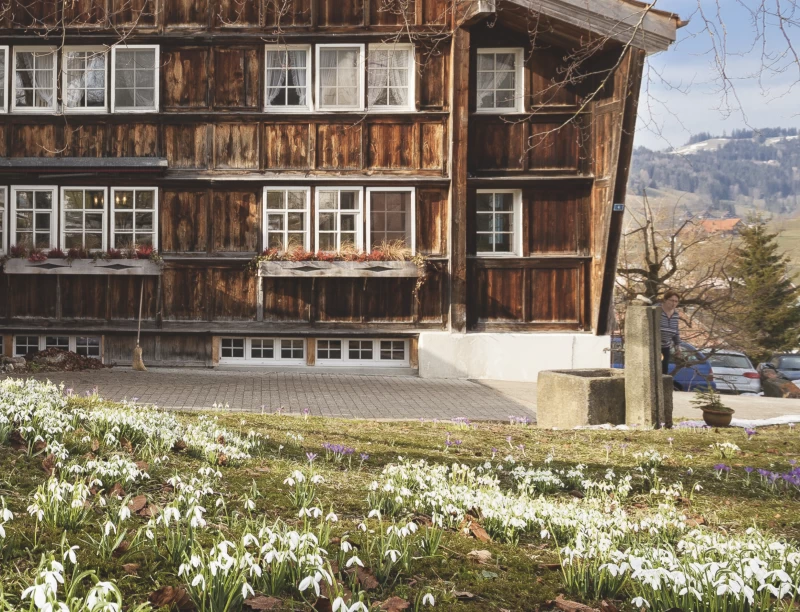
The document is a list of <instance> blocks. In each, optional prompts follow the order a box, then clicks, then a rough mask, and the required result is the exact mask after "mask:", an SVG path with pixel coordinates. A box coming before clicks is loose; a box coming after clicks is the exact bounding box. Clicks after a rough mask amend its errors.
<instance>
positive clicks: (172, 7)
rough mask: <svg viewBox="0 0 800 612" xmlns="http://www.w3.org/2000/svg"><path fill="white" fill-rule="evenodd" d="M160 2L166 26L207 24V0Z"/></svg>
mask: <svg viewBox="0 0 800 612" xmlns="http://www.w3.org/2000/svg"><path fill="white" fill-rule="evenodd" d="M161 2H162V7H163V9H162V10H163V11H164V22H165V24H166V25H167V26H171V27H176V26H180V27H201V26H204V25H208V0H161ZM214 4H216V2H215V3H214Z"/></svg>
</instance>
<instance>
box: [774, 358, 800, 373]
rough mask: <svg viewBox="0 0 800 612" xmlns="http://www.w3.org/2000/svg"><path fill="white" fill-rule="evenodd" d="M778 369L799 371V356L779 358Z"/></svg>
mask: <svg viewBox="0 0 800 612" xmlns="http://www.w3.org/2000/svg"><path fill="white" fill-rule="evenodd" d="M778 367H779V368H780V369H781V370H800V355H790V356H787V357H779V358H778Z"/></svg>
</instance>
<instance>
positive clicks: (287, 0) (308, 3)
mask: <svg viewBox="0 0 800 612" xmlns="http://www.w3.org/2000/svg"><path fill="white" fill-rule="evenodd" d="M264 3H265V6H264V9H265V10H264V13H265V22H266V25H267V26H278V27H281V28H284V27H293V26H309V25H311V13H312V4H313V0H264Z"/></svg>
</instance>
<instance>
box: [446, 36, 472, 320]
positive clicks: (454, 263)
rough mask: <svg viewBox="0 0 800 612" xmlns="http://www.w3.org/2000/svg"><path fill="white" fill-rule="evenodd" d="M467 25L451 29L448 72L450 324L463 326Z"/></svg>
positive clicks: (467, 73)
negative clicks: (449, 118)
mask: <svg viewBox="0 0 800 612" xmlns="http://www.w3.org/2000/svg"><path fill="white" fill-rule="evenodd" d="M469 39H470V32H469V30H468V29H465V28H463V27H458V28H456V29H455V31H454V32H453V52H452V53H451V54H450V61H451V62H452V64H451V67H450V73H451V74H452V78H453V94H452V95H453V99H452V100H451V101H450V108H451V134H452V135H453V136H452V153H451V160H452V165H451V174H452V176H451V186H450V328H451V329H452V330H453V331H457V332H464V331H466V329H467V223H466V215H467V142H468V137H469V69H470V68H469Z"/></svg>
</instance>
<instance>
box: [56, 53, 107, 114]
mask: <svg viewBox="0 0 800 612" xmlns="http://www.w3.org/2000/svg"><path fill="white" fill-rule="evenodd" d="M63 62H64V65H63V71H64V82H63V84H62V87H63V90H64V93H63V96H64V107H65V108H66V109H68V110H69V109H74V110H77V109H82V110H96V111H103V110H105V109H106V52H105V50H103V49H101V48H97V49H81V48H78V49H70V48H69V47H67V48H66V49H64V59H63Z"/></svg>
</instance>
